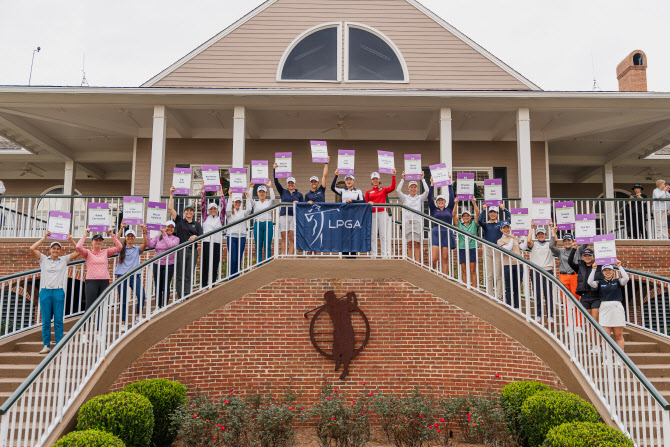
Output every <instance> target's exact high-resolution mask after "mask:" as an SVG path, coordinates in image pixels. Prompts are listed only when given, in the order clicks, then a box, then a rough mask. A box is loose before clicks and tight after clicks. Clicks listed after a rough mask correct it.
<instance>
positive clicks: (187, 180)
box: [172, 168, 191, 196]
mask: <svg viewBox="0 0 670 447" xmlns="http://www.w3.org/2000/svg"><path fill="white" fill-rule="evenodd" d="M172 186H174V187H175V188H177V189H175V191H174V193H175V194H177V195H180V196H187V195H189V194H190V193H191V168H174V171H173V173H172Z"/></svg>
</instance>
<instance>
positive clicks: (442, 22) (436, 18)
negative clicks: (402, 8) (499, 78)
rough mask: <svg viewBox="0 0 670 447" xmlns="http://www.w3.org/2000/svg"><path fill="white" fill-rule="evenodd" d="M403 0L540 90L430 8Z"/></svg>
mask: <svg viewBox="0 0 670 447" xmlns="http://www.w3.org/2000/svg"><path fill="white" fill-rule="evenodd" d="M405 1H406V2H407V3H409V4H410V5H412V6H414V7H415V8H416V9H418V10H419V11H421V12H422V13H424V14H425V15H427V16H428V17H430V18H431V19H433V20H434V21H435V22H436V23H438V24H439V25H441V26H442V27H443V28H444V29H446V30H447V31H449V32H450V33H451V34H453V35H454V36H456V37H458V38H459V39H460V40H462V41H463V42H464V43H465V44H467V45H469V46H470V47H471V48H472V49H473V50H475V51H477V52H478V53H480V54H481V55H482V56H484V57H485V58H487V59H488V60H490V61H491V62H493V63H494V64H496V65H497V66H498V67H500V68H501V69H503V70H504V71H505V72H507V73H508V74H509V75H511V76H513V77H514V78H515V79H516V80H517V81H519V82H521V83H522V84H524V85H525V86H527V87H528V88H530V89H532V90H539V91H541V90H542V89H541V88H540V87H538V86H537V85H535V84H534V83H532V82H531V81H530V80H528V79H526V78H525V77H523V76H522V75H521V74H520V73H519V72H518V71H516V70H514V69H513V68H512V67H510V66H509V65H507V64H505V63H504V62H503V61H501V60H500V59H498V58H497V57H495V56H494V55H493V54H491V53H489V52H488V51H486V49H484V47H482V46H480V45H479V44H477V42H475V41H474V40H472V39H470V38H469V37H468V36H466V35H465V34H463V33H462V32H460V31H459V30H457V29H456V28H454V27H453V26H452V25H450V24H449V23H447V22H446V21H445V20H444V19H442V18H441V17H440V16H438V15H437V14H435V13H434V12H433V11H431V10H430V9H428V8H426V7H425V6H423V5H422V4H421V3H419V2H418V1H417V0H405Z"/></svg>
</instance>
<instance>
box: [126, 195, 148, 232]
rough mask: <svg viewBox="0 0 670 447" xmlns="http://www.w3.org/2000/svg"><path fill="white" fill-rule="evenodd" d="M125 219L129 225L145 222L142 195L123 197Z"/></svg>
mask: <svg viewBox="0 0 670 447" xmlns="http://www.w3.org/2000/svg"><path fill="white" fill-rule="evenodd" d="M123 221H124V222H125V223H126V224H128V225H142V224H143V223H144V199H143V198H142V197H132V196H124V197H123Z"/></svg>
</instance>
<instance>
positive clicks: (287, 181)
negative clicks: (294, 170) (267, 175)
mask: <svg viewBox="0 0 670 447" xmlns="http://www.w3.org/2000/svg"><path fill="white" fill-rule="evenodd" d="M290 182H293V183H295V177H289V178H287V179H286V183H290Z"/></svg>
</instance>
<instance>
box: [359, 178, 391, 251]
mask: <svg viewBox="0 0 670 447" xmlns="http://www.w3.org/2000/svg"><path fill="white" fill-rule="evenodd" d="M380 179H381V177H380V175H379V172H373V173H372V174H370V182H371V183H372V188H370V189H368V190H367V191H366V192H365V201H366V202H367V203H369V204H370V205H373V208H372V233H371V235H370V237H371V239H372V253H371V256H372V259H375V258H376V257H377V235H379V240H380V242H381V252H382V259H387V258H388V243H389V242H390V240H389V238H388V230H389V228H388V220H389V215H388V212H387V211H386V208H380V207H374V204H375V203H386V197H387V196H388V195H389V194H390V193H391V192H393V190H394V189H395V169H394V170H393V177H391V186H387V187H386V188H382V187H381V186H380V185H381V181H380Z"/></svg>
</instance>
